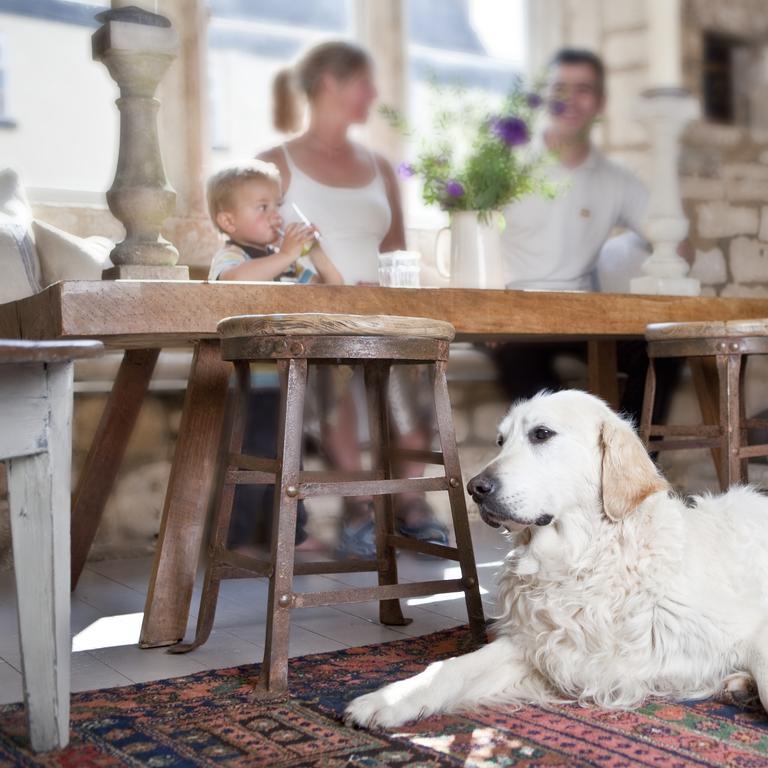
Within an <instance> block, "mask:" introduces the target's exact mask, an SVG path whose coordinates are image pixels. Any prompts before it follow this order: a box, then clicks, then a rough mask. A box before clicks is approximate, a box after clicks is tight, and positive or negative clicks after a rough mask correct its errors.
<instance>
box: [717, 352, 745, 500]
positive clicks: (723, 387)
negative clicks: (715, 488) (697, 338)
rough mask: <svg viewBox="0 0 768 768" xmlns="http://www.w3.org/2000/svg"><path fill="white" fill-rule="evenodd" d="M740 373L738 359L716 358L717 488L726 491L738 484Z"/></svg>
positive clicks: (739, 465)
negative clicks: (719, 446) (719, 441)
mask: <svg viewBox="0 0 768 768" xmlns="http://www.w3.org/2000/svg"><path fill="white" fill-rule="evenodd" d="M740 370H741V355H718V356H717V374H718V382H719V386H720V398H719V402H720V408H719V410H720V428H721V429H722V432H723V436H722V449H721V451H720V463H721V477H722V478H724V482H722V480H721V488H722V490H723V491H726V490H728V488H730V487H731V486H732V485H735V484H737V483H740V482H741V480H742V478H741V459H740V458H739V450H740V447H741V446H740V443H741V440H740V438H741V425H740V423H739V411H740V407H741V406H740V403H739V400H740V398H739V384H740V381H739V379H740V376H739V373H740Z"/></svg>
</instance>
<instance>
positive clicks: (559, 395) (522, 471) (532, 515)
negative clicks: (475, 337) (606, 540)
mask: <svg viewBox="0 0 768 768" xmlns="http://www.w3.org/2000/svg"><path fill="white" fill-rule="evenodd" d="M498 444H499V446H500V452H499V454H498V456H497V457H496V458H495V459H493V461H491V462H490V464H488V465H487V466H486V467H485V469H484V470H483V471H482V472H481V473H480V474H478V475H476V476H475V477H473V478H472V479H471V480H470V481H469V484H468V486H467V487H468V490H469V493H470V495H471V496H472V498H473V499H474V500H475V502H476V503H477V505H478V507H479V509H480V514H481V515H482V517H483V519H484V520H485V521H486V522H487V523H489V524H491V525H495V526H499V525H504V526H506V527H507V528H508V529H509V530H512V531H515V530H520V529H521V528H526V527H529V526H546V525H549V524H550V523H553V522H557V521H561V520H562V521H564V520H565V519H566V517H567V516H568V515H569V514H570V515H574V514H585V511H586V513H587V514H590V513H591V514H604V515H605V516H607V517H608V518H609V519H610V520H613V521H618V520H621V519H623V518H624V517H626V516H627V515H628V514H630V513H631V512H632V511H633V510H635V509H637V507H638V506H639V505H640V504H641V503H642V502H643V501H644V500H645V499H646V498H647V497H648V496H650V495H651V494H653V493H656V492H657V491H661V490H667V489H668V484H667V482H666V481H665V480H664V478H663V477H661V475H660V474H659V473H658V471H657V469H656V467H655V466H654V464H653V462H652V461H651V459H650V458H649V456H648V454H647V452H646V450H645V448H644V447H643V444H642V443H641V442H640V440H639V438H638V437H637V435H636V434H635V431H634V430H633V429H632V427H631V425H630V424H628V423H627V422H626V421H624V420H623V419H621V418H620V417H619V416H617V415H616V414H615V413H614V412H613V411H612V410H611V409H610V408H608V406H606V405H605V403H603V402H602V400H599V399H598V398H596V397H593V396H592V395H588V394H586V393H585V392H579V391H577V390H567V391H563V392H556V393H554V394H548V393H543V394H539V395H536V397H533V398H531V399H530V400H525V401H522V402H520V403H517V404H515V405H513V406H512V408H511V409H510V411H509V413H508V414H507V416H506V418H505V419H504V420H503V421H502V423H501V425H500V427H499V436H498ZM591 510H594V512H590V511H591Z"/></svg>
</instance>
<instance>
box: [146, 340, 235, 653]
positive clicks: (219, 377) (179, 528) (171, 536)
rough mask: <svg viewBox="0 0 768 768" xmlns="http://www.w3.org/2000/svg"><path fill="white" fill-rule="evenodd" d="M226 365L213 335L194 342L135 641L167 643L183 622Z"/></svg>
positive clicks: (178, 635) (212, 471) (212, 468)
mask: <svg viewBox="0 0 768 768" xmlns="http://www.w3.org/2000/svg"><path fill="white" fill-rule="evenodd" d="M231 371H232V365H231V364H230V363H225V362H223V361H222V360H221V357H220V355H219V342H218V340H205V341H201V342H199V343H198V345H197V347H196V348H195V355H194V358H193V360H192V371H191V373H190V378H189V384H188V385H187V394H186V397H185V399H184V412H183V414H182V417H181V428H180V431H179V437H178V440H177V442H176V452H175V454H174V457H173V467H172V468H171V477H170V479H169V481H168V490H167V491H166V495H165V506H164V508H163V519H162V523H161V525H160V536H159V538H158V541H157V547H156V549H155V561H154V564H153V567H152V575H151V576H150V580H149V591H148V592H147V602H146V607H145V609H144V623H143V624H142V627H141V637H140V640H139V645H140V646H141V647H142V648H153V647H156V646H160V645H173V644H175V643H178V642H179V641H180V640H181V639H182V638H183V637H184V632H185V631H186V628H187V618H188V616H189V605H190V602H191V600H192V589H193V587H194V582H195V572H196V570H197V563H198V560H199V557H200V548H201V545H202V543H203V535H204V532H205V524H206V519H207V515H208V508H209V505H210V499H211V492H212V490H213V485H214V480H215V475H216V464H217V459H218V456H219V443H220V440H221V429H222V424H223V421H224V412H225V408H226V396H227V387H228V384H229V376H230V373H231Z"/></svg>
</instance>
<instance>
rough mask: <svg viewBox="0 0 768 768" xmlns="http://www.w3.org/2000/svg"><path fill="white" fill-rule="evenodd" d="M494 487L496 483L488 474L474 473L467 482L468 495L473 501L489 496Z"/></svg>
mask: <svg viewBox="0 0 768 768" xmlns="http://www.w3.org/2000/svg"><path fill="white" fill-rule="evenodd" d="M495 489H496V483H495V482H494V480H493V478H492V477H491V476H490V475H476V476H475V477H473V478H472V479H471V480H470V481H469V482H468V483H467V490H468V491H469V495H470V496H471V497H472V498H473V499H474V500H475V501H480V500H482V499H484V498H486V497H487V496H490V495H491V494H492V493H493V492H494V490H495Z"/></svg>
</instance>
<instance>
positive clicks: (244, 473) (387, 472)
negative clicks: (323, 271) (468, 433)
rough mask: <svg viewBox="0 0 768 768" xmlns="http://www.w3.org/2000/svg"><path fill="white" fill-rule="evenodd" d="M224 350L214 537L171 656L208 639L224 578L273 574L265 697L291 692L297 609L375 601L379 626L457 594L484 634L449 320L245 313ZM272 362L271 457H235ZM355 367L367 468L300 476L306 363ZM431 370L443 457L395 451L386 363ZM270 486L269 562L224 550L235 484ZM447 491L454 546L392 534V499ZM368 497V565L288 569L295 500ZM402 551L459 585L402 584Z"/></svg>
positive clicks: (228, 330)
mask: <svg viewBox="0 0 768 768" xmlns="http://www.w3.org/2000/svg"><path fill="white" fill-rule="evenodd" d="M218 331H219V335H220V336H221V339H222V342H221V354H222V357H223V358H224V359H225V360H231V361H232V362H233V363H234V365H235V370H236V373H237V392H236V397H235V404H234V417H233V425H232V429H231V433H230V439H229V455H228V458H227V461H226V467H225V468H224V473H223V485H222V489H221V492H220V496H219V499H218V505H217V509H216V511H215V515H214V520H213V524H212V530H211V538H210V545H209V560H208V567H207V570H206V574H205V582H204V585H203V593H202V597H201V607H200V613H199V615H198V622H197V633H196V637H195V640H194V642H193V643H191V644H186V645H180V646H174V648H172V649H171V650H172V651H173V652H177V653H183V652H185V651H188V650H191V649H192V648H196V647H198V646H199V645H201V644H202V643H204V642H205V641H206V640H207V638H208V636H209V634H210V631H211V627H212V626H213V620H214V614H215V610H216V600H217V597H218V591H219V582H220V581H221V580H222V579H227V578H254V577H257V576H264V577H267V578H269V603H268V607H267V631H266V647H265V651H264V664H263V666H262V672H261V681H260V687H261V688H263V689H265V690H266V691H269V692H272V693H282V692H284V691H286V690H287V685H288V682H287V678H288V635H289V628H290V612H291V609H293V608H304V607H310V606H325V605H336V604H340V603H355V602H365V601H368V600H378V601H379V617H380V620H381V622H382V623H383V624H392V625H404V624H408V623H410V619H406V618H404V617H403V614H402V611H401V609H400V602H399V598H401V597H416V596H424V595H436V594H442V593H446V592H457V591H462V592H463V593H464V597H465V600H466V605H467V614H468V618H469V623H470V626H471V628H472V631H473V634H475V635H476V636H477V638H478V639H481V638H483V637H484V632H485V621H484V616H483V607H482V601H481V599H480V592H479V587H478V582H477V571H476V568H475V559H474V554H473V551H472V540H471V537H470V531H469V522H468V519H467V510H466V504H465V498H464V489H463V483H462V479H461V468H460V466H459V456H458V452H457V449H456V438H455V435H454V429H453V421H452V417H451V404H450V400H449V398H448V385H447V382H446V377H445V368H446V362H447V360H448V352H449V345H450V341H451V340H452V339H453V336H454V329H453V326H452V325H450V324H449V323H445V322H442V321H436V320H428V319H423V318H413V317H389V316H371V317H368V316H361V315H334V314H293V315H243V316H240V317H231V318H227V319H225V320H222V321H221V323H219V326H218ZM266 360H272V361H275V362H276V363H277V369H278V374H279V378H280V392H281V407H280V417H279V422H278V424H279V427H278V432H279V434H278V445H277V459H264V458H257V457H254V456H246V455H243V454H242V452H241V451H242V444H243V432H244V425H245V408H246V402H247V398H248V389H249V384H250V363H251V362H256V361H266ZM338 363H347V364H362V366H363V369H364V374H365V385H366V393H367V400H368V410H369V423H370V438H371V454H372V456H371V458H372V469H371V470H365V471H362V472H356V473H341V472H326V471H322V472H312V471H304V470H301V469H300V461H301V446H302V432H303V430H302V427H303V414H304V396H305V390H306V383H307V370H308V367H309V366H310V365H323V364H330V365H335V364H338ZM423 363H427V364H429V365H431V366H432V369H433V371H434V400H435V411H436V415H437V430H438V434H439V437H440V445H441V448H442V452H437V451H413V450H395V449H394V448H392V447H391V445H390V429H389V423H388V422H389V418H388V410H389V409H388V405H387V385H388V380H389V370H390V366H391V365H393V364H423ZM393 460H411V461H422V462H425V463H430V464H438V465H443V466H444V467H445V472H444V473H442V474H441V475H440V476H438V477H418V478H403V479H400V478H395V477H393V473H392V462H393ZM248 483H253V484H274V485H275V487H276V489H279V490H277V492H276V493H275V506H274V516H275V518H274V519H275V523H274V524H273V526H272V543H271V554H270V557H269V559H268V560H260V559H258V558H256V557H252V556H250V555H246V554H244V553H242V552H236V551H233V550H230V549H228V548H227V531H228V528H229V522H230V515H231V511H232V502H233V498H234V491H235V486H237V485H241V484H248ZM408 491H446V492H447V493H448V495H449V499H450V505H451V514H452V517H453V527H454V532H455V535H456V547H448V546H442V545H438V544H432V543H427V542H419V541H415V540H414V539H409V538H406V537H404V536H401V535H399V534H397V533H396V531H395V527H394V509H393V505H392V494H397V493H403V492H408ZM364 495H372V496H373V498H374V509H375V511H374V516H375V527H376V552H377V556H376V559H375V560H361V559H358V560H345V561H322V562H303V563H294V537H295V531H296V505H297V502H298V500H299V499H308V498H313V497H315V496H341V497H345V496H364ZM397 549H407V550H410V551H413V552H420V553H423V554H427V555H433V556H435V557H441V558H445V559H447V560H453V561H458V562H459V564H460V566H461V578H460V579H447V580H444V581H427V582H416V583H407V584H400V583H398V579H397V562H396V559H395V553H396V550H397ZM360 571H377V572H378V581H379V586H377V587H361V588H351V589H341V590H332V591H327V592H307V593H298V592H294V590H293V577H294V575H304V574H327V573H350V572H360Z"/></svg>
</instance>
